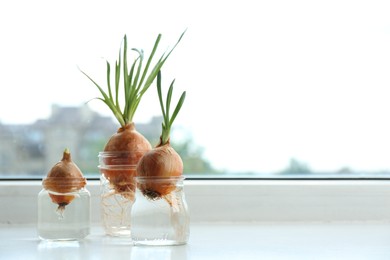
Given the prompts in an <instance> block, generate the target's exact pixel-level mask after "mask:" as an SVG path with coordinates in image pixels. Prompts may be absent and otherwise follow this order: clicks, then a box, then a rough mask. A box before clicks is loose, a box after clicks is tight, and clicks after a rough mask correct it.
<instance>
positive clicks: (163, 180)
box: [135, 176, 185, 182]
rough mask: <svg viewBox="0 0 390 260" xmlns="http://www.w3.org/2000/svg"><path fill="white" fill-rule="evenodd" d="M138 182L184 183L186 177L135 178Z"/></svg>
mask: <svg viewBox="0 0 390 260" xmlns="http://www.w3.org/2000/svg"><path fill="white" fill-rule="evenodd" d="M135 179H136V180H137V181H155V182H166V181H183V180H184V179H185V177H184V176H167V177H164V176H135Z"/></svg>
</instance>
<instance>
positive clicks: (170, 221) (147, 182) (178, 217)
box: [131, 176, 190, 246]
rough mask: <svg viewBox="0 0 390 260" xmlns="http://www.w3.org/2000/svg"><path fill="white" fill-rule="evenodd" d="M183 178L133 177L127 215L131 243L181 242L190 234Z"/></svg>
mask: <svg viewBox="0 0 390 260" xmlns="http://www.w3.org/2000/svg"><path fill="white" fill-rule="evenodd" d="M183 180H184V177H181V176H180V177H160V178H156V177H136V181H137V189H136V195H135V202H134V205H133V209H132V214H131V223H132V231H131V238H132V241H133V243H134V245H157V246H162V245H182V244H186V243H187V241H188V239H189V235H190V215H189V211H188V206H187V202H186V200H185V196H184V189H183Z"/></svg>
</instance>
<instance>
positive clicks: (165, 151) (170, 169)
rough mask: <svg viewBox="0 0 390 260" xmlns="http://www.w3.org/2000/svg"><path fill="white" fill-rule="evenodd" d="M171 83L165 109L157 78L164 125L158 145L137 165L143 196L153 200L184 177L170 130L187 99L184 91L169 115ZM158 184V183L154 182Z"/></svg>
mask: <svg viewBox="0 0 390 260" xmlns="http://www.w3.org/2000/svg"><path fill="white" fill-rule="evenodd" d="M173 84H174V81H172V83H171V86H170V88H169V90H168V94H167V99H166V104H165V106H164V103H163V99H162V93H161V72H159V73H158V75H157V91H158V96H159V100H160V105H161V110H162V114H163V119H164V122H163V123H162V133H161V136H160V142H159V144H158V145H157V146H156V147H155V148H154V149H152V150H151V151H149V152H147V153H146V154H145V155H144V156H143V157H142V158H141V160H140V161H139V163H138V165H137V177H139V178H143V181H142V182H141V183H140V184H139V188H140V190H141V191H142V193H143V194H144V195H145V196H146V197H148V198H150V199H153V200H154V199H159V198H161V197H165V196H166V195H168V194H169V193H171V192H172V191H173V190H175V189H176V184H175V182H176V181H175V180H173V178H172V177H180V176H181V175H182V173H183V161H182V159H181V158H180V156H179V154H178V153H177V152H176V151H175V150H174V149H173V148H172V147H171V145H170V130H171V126H172V124H173V121H174V120H175V118H176V116H177V114H178V113H179V111H180V109H181V107H182V105H183V103H184V99H185V95H186V92H185V91H184V92H183V93H182V95H181V97H180V99H179V102H178V103H177V105H176V108H175V110H174V112H173V114H172V116H170V115H169V108H170V103H171V99H172V92H173ZM155 180H157V181H155Z"/></svg>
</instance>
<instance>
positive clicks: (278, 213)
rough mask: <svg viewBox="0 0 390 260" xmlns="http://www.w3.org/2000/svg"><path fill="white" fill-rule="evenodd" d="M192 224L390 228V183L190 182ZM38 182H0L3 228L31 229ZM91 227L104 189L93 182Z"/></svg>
mask: <svg viewBox="0 0 390 260" xmlns="http://www.w3.org/2000/svg"><path fill="white" fill-rule="evenodd" d="M184 185H185V194H186V199H187V203H188V206H189V209H190V214H191V222H192V223H202V222H217V221H218V222H275V221H276V222H281V221H283V222H331V221H338V222H340V221H342V222H346V221H348V222H356V221H359V222H361V221H368V222H372V221H374V222H388V221H389V220H390V181H387V180H381V181H364V180H356V181H337V180H336V181H325V180H318V181H315V180H310V181H308V180H296V181H294V180H272V181H271V180H251V181H237V180H205V181H204V180H202V181H201V180H186V181H185V183H184ZM41 187H42V186H41V182H40V181H1V182H0V208H1V209H2V210H1V211H0V224H2V225H12V224H28V223H30V224H33V223H36V219H37V210H36V207H37V194H38V192H39V191H40V190H41ZM87 188H88V190H89V191H90V192H91V195H92V209H91V210H92V222H93V223H100V197H99V196H100V187H99V182H98V181H89V182H88V186H87Z"/></svg>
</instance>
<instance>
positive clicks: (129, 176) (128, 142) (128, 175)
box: [101, 123, 152, 199]
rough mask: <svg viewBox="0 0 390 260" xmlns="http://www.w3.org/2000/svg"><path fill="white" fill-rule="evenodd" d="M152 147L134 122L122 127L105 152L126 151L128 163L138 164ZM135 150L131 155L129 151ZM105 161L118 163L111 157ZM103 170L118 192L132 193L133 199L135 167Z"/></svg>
mask: <svg viewBox="0 0 390 260" xmlns="http://www.w3.org/2000/svg"><path fill="white" fill-rule="evenodd" d="M151 149H152V146H151V145H150V143H149V141H148V140H147V139H146V138H145V137H144V136H143V135H142V134H140V133H139V132H138V131H137V130H136V129H135V125H134V123H129V124H126V125H125V126H123V127H120V128H119V129H118V131H117V132H116V133H115V134H114V135H112V136H111V138H110V139H109V140H108V142H107V144H106V145H105V147H104V151H105V152H124V153H123V160H124V161H125V162H126V164H127V165H137V163H138V161H139V160H140V159H141V157H142V156H143V155H144V153H145V152H148V151H150V150H151ZM133 151H134V153H133V156H129V155H128V153H127V152H133ZM134 154H135V156H134ZM104 163H105V165H107V166H110V165H117V163H114V162H112V161H111V159H110V158H107V159H106V161H105V162H104ZM101 172H102V174H103V175H104V176H105V178H106V179H107V180H108V181H109V182H110V184H111V185H113V187H114V189H115V191H116V192H118V193H122V194H123V195H125V196H127V195H126V194H130V195H129V196H130V197H129V199H132V195H131V194H132V193H134V191H135V180H134V177H135V176H136V168H135V167H134V168H129V169H122V170H109V169H102V170H101Z"/></svg>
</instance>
